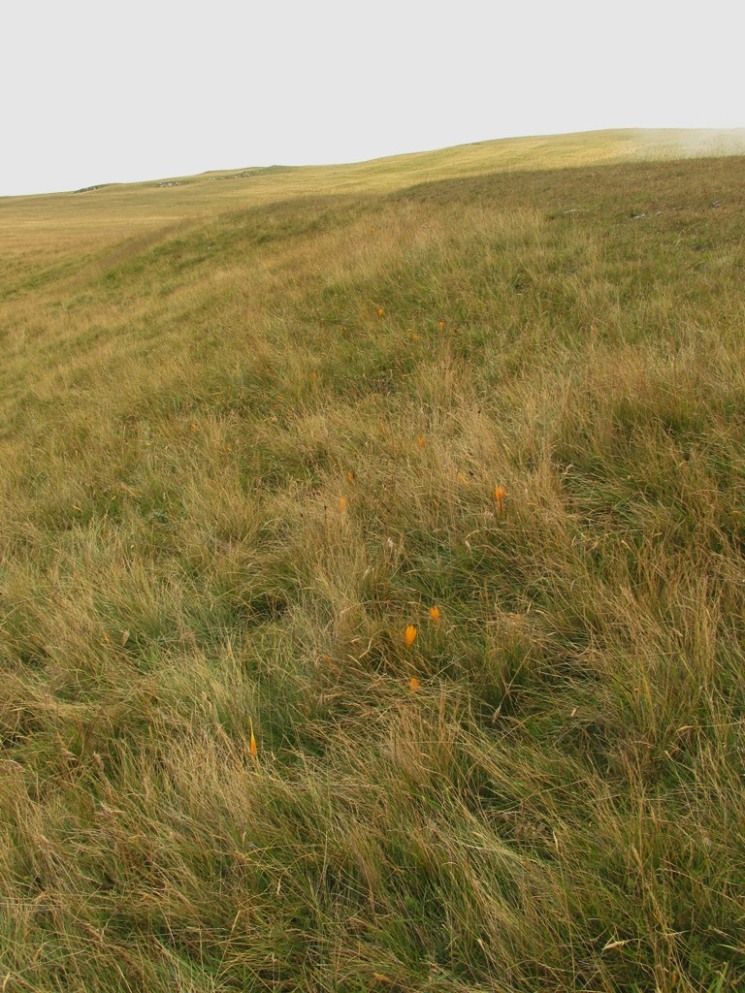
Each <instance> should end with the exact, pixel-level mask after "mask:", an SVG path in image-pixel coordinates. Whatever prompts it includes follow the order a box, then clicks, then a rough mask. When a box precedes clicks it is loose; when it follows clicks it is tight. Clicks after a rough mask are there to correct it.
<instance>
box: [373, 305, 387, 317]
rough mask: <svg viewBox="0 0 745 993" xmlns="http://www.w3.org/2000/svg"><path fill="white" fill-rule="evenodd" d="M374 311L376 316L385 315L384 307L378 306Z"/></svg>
mask: <svg viewBox="0 0 745 993" xmlns="http://www.w3.org/2000/svg"><path fill="white" fill-rule="evenodd" d="M375 313H376V314H377V315H378V317H385V307H378V309H377V310H376V311H375Z"/></svg>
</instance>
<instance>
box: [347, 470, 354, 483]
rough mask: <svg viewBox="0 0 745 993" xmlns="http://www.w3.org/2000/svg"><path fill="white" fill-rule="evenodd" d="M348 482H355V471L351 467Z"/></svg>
mask: <svg viewBox="0 0 745 993" xmlns="http://www.w3.org/2000/svg"><path fill="white" fill-rule="evenodd" d="M347 482H348V483H353V482H354V473H353V472H352V470H351V469H350V470H349V472H348V473H347Z"/></svg>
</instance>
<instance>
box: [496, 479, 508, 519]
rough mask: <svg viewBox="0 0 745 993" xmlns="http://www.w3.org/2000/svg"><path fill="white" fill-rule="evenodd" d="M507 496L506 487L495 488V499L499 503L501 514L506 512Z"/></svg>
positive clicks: (498, 507)
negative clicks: (505, 501)
mask: <svg viewBox="0 0 745 993" xmlns="http://www.w3.org/2000/svg"><path fill="white" fill-rule="evenodd" d="M506 496H507V490H506V489H505V488H504V486H495V487H494V499H495V500H496V501H497V509H498V510H499V512H500V513H501V512H502V511H503V510H504V498H505V497H506Z"/></svg>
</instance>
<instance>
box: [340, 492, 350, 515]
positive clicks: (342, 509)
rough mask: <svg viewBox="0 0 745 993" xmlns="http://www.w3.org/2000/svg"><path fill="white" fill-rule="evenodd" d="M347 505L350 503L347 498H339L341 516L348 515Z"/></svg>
mask: <svg viewBox="0 0 745 993" xmlns="http://www.w3.org/2000/svg"><path fill="white" fill-rule="evenodd" d="M347 503H348V501H347V498H346V497H345V496H340V497H339V513H340V514H344V513H346V510H347Z"/></svg>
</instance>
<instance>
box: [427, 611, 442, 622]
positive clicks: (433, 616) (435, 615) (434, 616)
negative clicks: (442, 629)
mask: <svg viewBox="0 0 745 993" xmlns="http://www.w3.org/2000/svg"><path fill="white" fill-rule="evenodd" d="M429 619H430V620H431V621H432V623H433V624H439V623H440V621H441V620H442V611H441V610H440V608H439V607H430V608H429Z"/></svg>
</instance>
